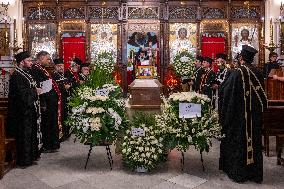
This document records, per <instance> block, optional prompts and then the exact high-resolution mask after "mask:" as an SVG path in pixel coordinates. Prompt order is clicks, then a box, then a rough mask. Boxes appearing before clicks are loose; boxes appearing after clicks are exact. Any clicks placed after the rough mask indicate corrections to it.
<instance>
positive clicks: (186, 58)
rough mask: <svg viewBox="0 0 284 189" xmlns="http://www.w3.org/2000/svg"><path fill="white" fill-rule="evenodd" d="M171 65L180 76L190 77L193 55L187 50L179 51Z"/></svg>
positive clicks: (193, 68) (192, 71)
mask: <svg viewBox="0 0 284 189" xmlns="http://www.w3.org/2000/svg"><path fill="white" fill-rule="evenodd" d="M173 67H174V70H175V72H176V74H177V75H178V76H180V77H192V76H193V75H194V71H195V66H194V56H193V54H191V53H190V52H188V51H186V50H185V51H180V52H178V53H177V55H176V56H175V58H174V62H173Z"/></svg>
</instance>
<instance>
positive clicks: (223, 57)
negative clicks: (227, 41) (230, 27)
mask: <svg viewBox="0 0 284 189" xmlns="http://www.w3.org/2000/svg"><path fill="white" fill-rule="evenodd" d="M216 58H217V59H218V58H222V59H223V60H227V58H228V56H227V55H226V54H224V53H219V54H216Z"/></svg>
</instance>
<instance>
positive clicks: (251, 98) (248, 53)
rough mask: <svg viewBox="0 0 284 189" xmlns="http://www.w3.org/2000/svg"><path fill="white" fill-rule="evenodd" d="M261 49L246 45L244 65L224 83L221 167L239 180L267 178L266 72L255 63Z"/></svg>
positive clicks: (221, 116) (220, 98) (241, 61)
mask: <svg viewBox="0 0 284 189" xmlns="http://www.w3.org/2000/svg"><path fill="white" fill-rule="evenodd" d="M256 53H257V50H255V49H254V48H253V47H250V46H248V45H243V48H242V51H241V55H240V57H239V63H240V66H239V67H238V68H236V69H235V70H233V71H232V73H231V74H230V76H229V78H228V79H227V80H226V81H225V82H224V83H223V85H221V87H220V94H219V116H220V124H221V126H222V134H223V135H225V137H224V138H222V140H221V146H220V169H221V170H223V171H224V172H225V173H226V174H227V175H228V176H229V178H231V179H232V180H233V181H235V182H239V183H242V182H245V181H253V182H257V183H261V182H262V180H263V157H262V137H261V130H262V112H263V110H264V109H265V108H266V107H267V98H266V95H265V91H264V79H263V74H262V71H261V70H259V69H258V68H256V67H255V66H253V65H252V62H253V59H254V56H255V54H256Z"/></svg>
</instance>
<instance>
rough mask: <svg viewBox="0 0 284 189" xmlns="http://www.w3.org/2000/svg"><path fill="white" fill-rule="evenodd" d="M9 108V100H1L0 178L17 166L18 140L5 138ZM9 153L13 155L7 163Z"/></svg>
mask: <svg viewBox="0 0 284 189" xmlns="http://www.w3.org/2000/svg"><path fill="white" fill-rule="evenodd" d="M7 108H8V100H7V99H3V98H0V178H2V177H3V176H4V174H5V173H6V172H8V171H9V170H10V169H12V168H14V167H15V166H16V140H15V139H14V138H6V136H5V126H6V118H7ZM7 152H9V153H10V154H11V161H10V162H6V154H7Z"/></svg>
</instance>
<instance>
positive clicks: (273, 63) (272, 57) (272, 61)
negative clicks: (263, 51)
mask: <svg viewBox="0 0 284 189" xmlns="http://www.w3.org/2000/svg"><path fill="white" fill-rule="evenodd" d="M277 57H278V54H277V53H276V52H272V53H270V54H269V62H267V63H265V64H264V66H263V74H264V78H268V76H269V74H270V72H271V70H272V69H280V64H279V63H278V62H277Z"/></svg>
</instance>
